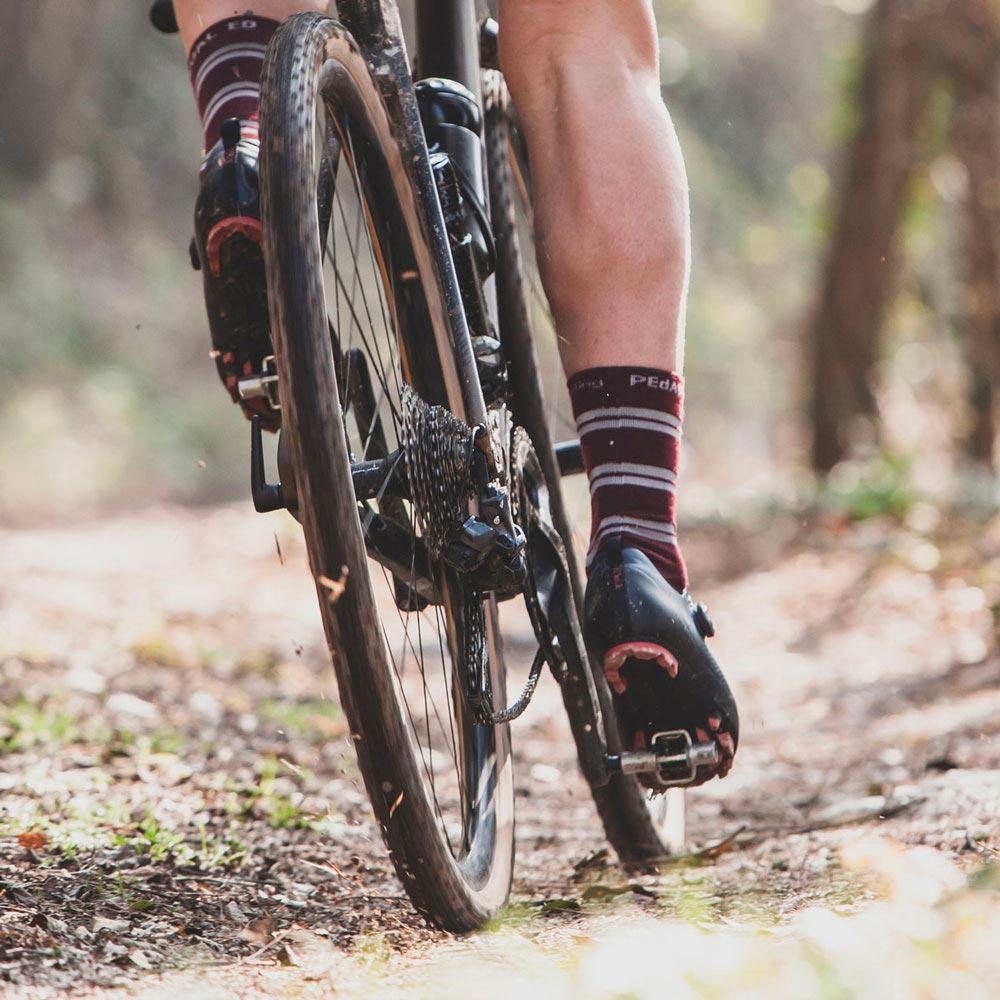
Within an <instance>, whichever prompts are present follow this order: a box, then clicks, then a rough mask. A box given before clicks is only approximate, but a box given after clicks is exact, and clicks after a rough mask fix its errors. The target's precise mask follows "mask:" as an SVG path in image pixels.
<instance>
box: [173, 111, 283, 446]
mask: <svg viewBox="0 0 1000 1000" xmlns="http://www.w3.org/2000/svg"><path fill="white" fill-rule="evenodd" d="M259 153H260V141H259V138H258V132H257V123H256V122H254V121H245V122H240V120H239V119H238V118H230V119H228V120H227V121H225V122H224V123H223V125H222V138H221V139H220V140H219V141H218V142H217V143H216V144H215V146H213V147H212V149H211V150H210V151H209V153H208V155H207V156H206V157H205V160H204V163H203V164H202V167H201V189H200V191H199V192H198V200H197V202H196V203H195V210H194V240H193V241H192V253H191V262H192V264H193V265H194V266H195V268H197V269H198V270H200V271H201V273H202V277H203V279H204V284H205V305H206V308H207V310H208V325H209V329H210V330H211V334H212V346H213V347H214V351H213V352H212V354H213V357H214V358H215V363H216V367H217V368H218V370H219V376H220V378H221V379H222V381H223V383H224V384H225V386H226V388H227V389H228V390H229V395H230V396H232V398H233V401H234V402H237V403H239V404H240V405H241V406H242V407H243V411H244V413H245V414H246V416H247V417H248V418H249V417H252V416H254V415H255V414H256V415H259V416H260V418H261V424H262V426H263V427H265V428H266V429H267V430H277V429H278V427H279V426H280V422H281V421H280V414H279V412H278V411H277V410H275V409H274V408H272V406H271V405H270V402H269V401H268V399H266V398H263V397H258V398H253V399H246V400H244V399H241V398H240V394H239V387H238V383H239V380H240V379H242V378H247V377H248V376H256V375H260V374H262V373H263V371H264V359H265V358H266V357H268V356H269V355H272V354H273V353H274V350H273V348H272V346H271V331H270V323H269V320H268V314H267V279H266V276H265V273H264V254H263V247H262V245H261V244H262V236H261V225H260V191H259V183H258V173H257V160H258V156H259Z"/></svg>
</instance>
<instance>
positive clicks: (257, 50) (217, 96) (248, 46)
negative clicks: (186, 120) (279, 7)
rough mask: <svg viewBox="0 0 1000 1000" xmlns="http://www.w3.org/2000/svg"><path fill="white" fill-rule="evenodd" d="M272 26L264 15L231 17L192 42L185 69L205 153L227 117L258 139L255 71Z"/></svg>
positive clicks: (274, 25) (257, 74) (257, 72)
mask: <svg viewBox="0 0 1000 1000" xmlns="http://www.w3.org/2000/svg"><path fill="white" fill-rule="evenodd" d="M277 27H278V22H277V21H272V20H271V19H270V18H268V17H237V18H232V19H231V20H228V21H219V23H218V24H213V25H212V26H211V27H210V28H208V29H207V30H206V31H203V32H202V33H201V34H200V35H199V36H198V39H197V41H196V42H195V43H194V45H192V46H191V52H190V54H189V55H188V71H189V72H190V74H191V86H192V87H193V88H194V96H195V100H196V101H197V102H198V112H199V114H200V115H201V122H202V127H203V128H204V130H205V150H206V152H207V151H208V150H210V149H211V148H212V147H213V146H214V145H215V144H216V143H217V142H218V141H219V138H220V136H221V133H222V123H223V122H224V121H225V120H226V119H227V118H239V119H241V120H242V121H243V123H244V128H243V133H244V138H254V139H256V138H257V135H256V126H257V121H258V119H259V117H260V72H261V68H262V67H263V65H264V50H265V49H266V48H267V43H268V42H269V41H270V40H271V36H272V35H273V34H274V32H275V30H276V29H277ZM251 132H252V133H254V134H252V135H249V134H248V133H251Z"/></svg>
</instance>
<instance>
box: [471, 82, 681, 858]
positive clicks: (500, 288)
mask: <svg viewBox="0 0 1000 1000" xmlns="http://www.w3.org/2000/svg"><path fill="white" fill-rule="evenodd" d="M484 112H485V129H486V151H487V160H488V164H489V183H490V210H491V214H492V222H493V232H494V238H495V240H496V248H497V271H496V286H497V306H498V319H499V324H500V340H501V342H502V343H503V345H504V348H505V357H506V358H507V361H508V366H509V369H510V371H509V377H510V382H511V389H512V393H511V395H512V399H511V408H512V410H513V411H514V416H515V419H516V421H517V423H518V424H520V425H521V426H522V427H524V429H525V430H526V431H527V432H528V435H529V436H530V438H531V441H532V444H533V446H534V449H535V453H536V454H537V456H538V459H539V464H540V465H541V467H542V471H543V474H544V476H545V481H546V485H547V486H548V491H549V498H550V502H551V506H552V514H553V521H554V523H555V527H556V530H557V531H558V532H559V534H560V535H561V536H562V538H563V540H564V543H565V545H566V549H567V554H568V556H569V563H570V572H571V573H572V574H573V576H574V580H573V589H574V592H575V596H576V601H575V603H576V608H575V609H574V611H575V613H576V614H577V615H579V614H580V613H582V606H583V601H582V593H583V591H582V578H581V573H580V567H579V560H578V558H577V557H576V554H575V552H574V550H573V535H572V528H571V524H570V520H569V518H568V516H567V512H566V505H565V502H564V500H563V497H562V488H561V482H560V475H559V467H558V464H557V462H556V457H555V452H554V442H553V428H554V427H556V426H557V424H558V422H559V421H558V414H556V413H555V412H554V411H555V409H556V408H557V406H558V401H557V398H556V392H555V389H556V386H557V385H559V386H560V387H561V378H562V375H561V369H558V370H556V369H555V366H556V365H557V364H558V359H557V357H555V354H554V345H552V347H551V348H550V350H549V353H551V354H553V357H552V359H550V360H546V362H544V363H540V361H539V355H538V349H537V348H538V345H539V344H540V340H539V339H538V334H539V333H540V331H539V330H538V329H537V327H538V325H539V324H540V323H541V324H545V325H548V326H551V315H550V314H549V313H548V306H547V303H546V302H545V299H544V293H543V292H542V290H541V282H540V280H539V277H538V273H537V266H536V264H535V260H534V250H533V247H532V246H531V235H532V234H531V221H532V220H531V181H530V175H529V173H528V164H527V156H526V150H525V146H524V142H523V139H522V137H521V135H520V133H519V131H518V128H517V123H516V116H515V115H514V111H513V107H512V105H511V103H510V99H509V96H508V94H507V91H506V87H505V86H504V83H503V78H502V77H501V75H500V74H499V73H498V72H496V71H492V70H489V71H486V72H485V73H484ZM550 333H552V334H553V336H554V329H552V330H550ZM550 368H552V369H553V372H554V375H555V377H549V371H548V370H549V369H550ZM546 390H548V391H546ZM564 422H565V421H564ZM566 429H567V431H568V432H569V434H568V436H570V435H572V436H575V429H573V428H572V424H568V425H567V428H566ZM563 651H564V653H565V654H566V655H567V656H577V662H579V656H578V651H577V650H574V649H573V648H572V644H569V643H563ZM588 669H589V668H588ZM593 676H594V682H595V684H596V686H597V690H598V697H599V698H600V701H601V706H602V715H603V717H604V719H605V721H606V725H605V728H606V730H607V737H608V745H609V750H610V751H611V752H612V753H616V752H619V751H620V750H621V749H622V747H621V740H620V737H619V734H618V729H617V726H616V725H615V723H614V714H613V709H612V706H611V695H610V692H609V691H608V687H607V683H606V682H605V679H604V676H603V674H602V673H601V671H599V670H595V671H593ZM565 704H566V711H567V713H568V714H569V716H570V723H571V727H572V729H573V732H574V736H580V735H581V727H582V726H584V725H585V724H586V723H585V722H584V721H582V720H581V719H579V718H577V715H578V713H577V712H576V709H575V705H576V703H575V700H574V699H573V698H569V697H567V698H566V700H565ZM592 793H593V796H594V802H595V804H596V805H597V811H598V813H599V814H600V817H601V822H602V823H603V824H604V830H605V833H606V834H607V837H608V841H609V842H610V843H611V846H612V847H613V848H614V849H615V852H616V853H617V854H618V856H619V858H620V859H621V860H622V862H623V863H625V864H628V865H633V864H635V865H641V864H643V863H649V862H652V861H655V860H656V859H659V858H663V857H664V856H666V855H667V853H668V851H667V848H666V847H665V846H664V843H663V841H662V840H661V838H660V833H659V831H660V830H661V829H663V825H661V824H669V822H670V820H669V819H668V818H667V817H666V816H665V815H664V806H665V803H664V801H663V800H660V801H658V802H649V801H647V798H646V794H645V792H644V791H643V790H642V788H641V786H640V785H639V783H638V782H637V781H636V780H635V778H634V777H632V776H631V775H616V776H614V777H612V778H611V780H610V781H609V783H608V784H607V785H605V786H604V787H602V788H594V789H592Z"/></svg>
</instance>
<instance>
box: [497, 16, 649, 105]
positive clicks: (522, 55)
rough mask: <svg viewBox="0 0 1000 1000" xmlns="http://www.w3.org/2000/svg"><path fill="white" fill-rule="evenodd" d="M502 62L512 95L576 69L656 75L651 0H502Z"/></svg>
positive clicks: (551, 81)
mask: <svg viewBox="0 0 1000 1000" xmlns="http://www.w3.org/2000/svg"><path fill="white" fill-rule="evenodd" d="M500 63H501V67H502V69H503V72H504V76H505V77H506V79H507V83H508V85H509V86H510V88H511V91H512V92H513V93H514V94H515V99H516V95H517V93H518V91H522V92H523V91H526V90H528V91H530V90H533V89H535V88H537V87H544V88H548V87H550V86H551V85H552V84H553V82H555V79H557V78H558V77H560V76H561V75H562V74H563V73H564V72H568V71H574V70H576V71H578V72H580V73H583V74H587V73H588V72H589V73H590V74H592V75H594V76H597V75H599V73H600V71H601V69H602V68H605V69H609V70H612V71H617V72H619V73H620V72H621V71H622V70H625V71H627V72H628V73H629V74H638V75H648V74H652V75H654V76H656V77H658V76H659V59H658V38H657V33H656V21H655V18H654V15H653V6H652V0H501V3H500Z"/></svg>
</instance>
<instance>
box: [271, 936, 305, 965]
mask: <svg viewBox="0 0 1000 1000" xmlns="http://www.w3.org/2000/svg"><path fill="white" fill-rule="evenodd" d="M274 957H275V958H276V959H277V960H278V961H279V962H280V963H281V964H282V965H298V964H299V957H298V955H296V954H295V952H294V951H292V946H291V945H290V944H288V943H287V942H285V943H284V944H282V945H281V947H280V948H279V949H278V950H277V951H276V952H275V953H274Z"/></svg>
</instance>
